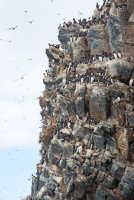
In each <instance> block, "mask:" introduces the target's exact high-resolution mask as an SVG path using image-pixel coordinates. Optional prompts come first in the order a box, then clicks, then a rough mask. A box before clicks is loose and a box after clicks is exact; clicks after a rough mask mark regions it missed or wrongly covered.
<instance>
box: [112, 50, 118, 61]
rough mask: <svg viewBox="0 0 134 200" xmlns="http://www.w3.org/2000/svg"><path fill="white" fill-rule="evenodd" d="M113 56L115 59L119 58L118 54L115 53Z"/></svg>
mask: <svg viewBox="0 0 134 200" xmlns="http://www.w3.org/2000/svg"><path fill="white" fill-rule="evenodd" d="M113 56H114V59H117V58H118V56H117V54H116V52H115V51H114V52H113Z"/></svg>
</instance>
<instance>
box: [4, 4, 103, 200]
mask: <svg viewBox="0 0 134 200" xmlns="http://www.w3.org/2000/svg"><path fill="white" fill-rule="evenodd" d="M96 2H97V1H96V0H85V1H82V0H81V1H80V0H73V1H72V0H54V1H51V0H0V69H1V77H0V159H1V160H0V161H1V165H0V178H1V179H2V181H0V200H20V199H21V197H24V196H26V195H27V194H29V193H30V187H31V180H29V178H30V177H31V174H32V173H35V165H36V163H37V162H38V161H39V159H40V157H39V145H38V135H39V132H40V130H41V129H40V128H39V127H40V126H41V123H40V119H41V117H40V114H39V113H40V107H39V105H38V100H37V97H38V96H40V95H41V91H43V90H44V85H43V81H42V79H43V72H44V70H45V69H46V68H47V66H48V60H47V57H46V55H45V49H46V48H47V47H48V43H49V42H50V43H55V44H56V43H59V41H58V37H57V36H58V29H57V28H58V26H59V24H60V23H63V22H64V21H69V20H72V18H74V17H75V18H76V19H79V18H83V17H86V18H88V17H89V16H91V15H92V14H93V11H94V9H95V4H96ZM98 2H99V3H100V4H101V2H102V0H98ZM24 11H28V12H27V13H25V12H24ZM79 12H81V13H83V15H80V14H79ZM64 19H65V20H64ZM32 20H33V23H32V24H30V23H29V22H28V21H32ZM15 26H18V27H17V28H16V30H8V29H9V28H11V27H15Z"/></svg>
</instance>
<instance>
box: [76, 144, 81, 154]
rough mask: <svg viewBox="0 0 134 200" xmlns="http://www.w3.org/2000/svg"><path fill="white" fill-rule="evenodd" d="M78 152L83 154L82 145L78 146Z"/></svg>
mask: <svg viewBox="0 0 134 200" xmlns="http://www.w3.org/2000/svg"><path fill="white" fill-rule="evenodd" d="M76 153H79V154H82V146H79V147H77V150H76Z"/></svg>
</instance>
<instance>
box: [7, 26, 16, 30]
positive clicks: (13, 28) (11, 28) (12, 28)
mask: <svg viewBox="0 0 134 200" xmlns="http://www.w3.org/2000/svg"><path fill="white" fill-rule="evenodd" d="M17 27H18V26H15V27H10V28H8V30H15V29H16V28H17Z"/></svg>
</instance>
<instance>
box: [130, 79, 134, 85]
mask: <svg viewBox="0 0 134 200" xmlns="http://www.w3.org/2000/svg"><path fill="white" fill-rule="evenodd" d="M133 82H134V80H133V79H132V78H131V79H130V80H129V86H133Z"/></svg>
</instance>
